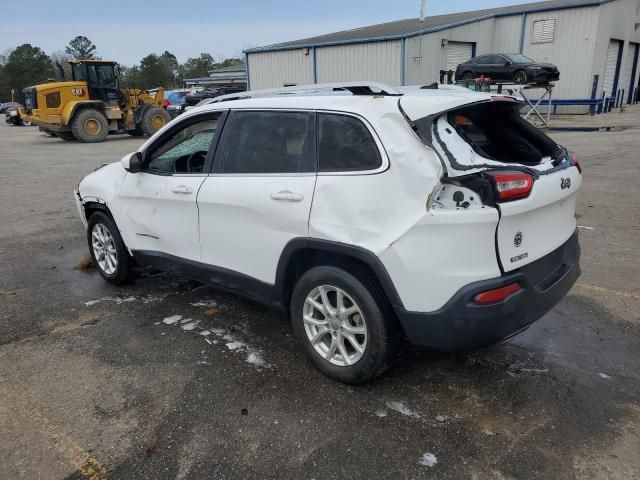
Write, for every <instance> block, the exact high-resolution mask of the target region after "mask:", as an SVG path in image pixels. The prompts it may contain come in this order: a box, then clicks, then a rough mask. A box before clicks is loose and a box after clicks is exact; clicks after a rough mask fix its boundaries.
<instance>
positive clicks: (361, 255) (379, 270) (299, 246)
mask: <svg viewBox="0 0 640 480" xmlns="http://www.w3.org/2000/svg"><path fill="white" fill-rule="evenodd" d="M300 250H314V251H320V252H323V253H330V254H339V255H344V256H347V257H352V258H354V259H356V260H359V261H361V262H363V263H365V264H366V265H367V266H368V267H369V268H371V270H372V271H373V273H374V275H375V276H376V280H377V281H378V283H379V284H380V286H381V287H382V289H383V291H384V293H385V295H386V296H387V299H388V300H389V302H390V303H391V304H392V305H393V306H402V305H403V303H402V300H400V295H398V291H397V290H396V288H395V286H394V284H393V281H392V280H391V277H390V276H389V273H388V272H387V269H386V268H385V266H384V265H383V264H382V262H381V261H380V259H379V258H378V257H377V256H376V255H375V254H374V253H373V252H371V251H370V250H367V249H365V248H362V247H358V246H354V245H348V244H346V243H341V242H335V241H332V240H321V239H317V238H304V237H300V238H294V239H292V240H290V241H289V243H287V245H286V246H285V247H284V250H283V251H282V254H281V255H280V260H279V262H278V267H277V270H276V288H278V290H279V295H280V296H281V298H283V299H284V298H285V289H286V285H285V281H286V274H287V270H288V267H289V264H290V262H291V259H292V257H293V256H294V255H295V254H296V253H297V252H299V251H300Z"/></svg>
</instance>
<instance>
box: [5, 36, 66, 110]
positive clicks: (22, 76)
mask: <svg viewBox="0 0 640 480" xmlns="http://www.w3.org/2000/svg"><path fill="white" fill-rule="evenodd" d="M53 76H54V73H53V67H52V65H51V59H50V58H49V57H48V55H47V54H46V53H44V52H43V51H42V50H41V49H40V48H38V47H34V46H32V45H30V44H28V43H25V44H24V45H20V46H19V47H17V48H16V49H15V50H13V51H12V52H11V53H10V54H9V56H8V57H7V60H6V63H5V65H4V67H3V68H2V78H3V82H2V83H3V84H4V88H5V92H3V93H0V95H2V97H7V96H8V97H10V96H11V92H10V90H11V89H12V88H13V89H15V90H16V93H17V92H21V91H22V89H23V88H25V87H28V86H31V85H36V84H38V83H42V82H44V81H46V80H47V79H48V78H52V77H53ZM7 90H8V91H7ZM18 98H19V97H18Z"/></svg>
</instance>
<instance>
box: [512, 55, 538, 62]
mask: <svg viewBox="0 0 640 480" xmlns="http://www.w3.org/2000/svg"><path fill="white" fill-rule="evenodd" d="M505 56H506V57H507V58H508V59H509V60H511V61H512V62H513V63H536V62H535V60H532V59H530V58H529V57H525V56H524V55H521V54H519V53H514V54H510V55H505Z"/></svg>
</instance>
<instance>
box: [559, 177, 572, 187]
mask: <svg viewBox="0 0 640 480" xmlns="http://www.w3.org/2000/svg"><path fill="white" fill-rule="evenodd" d="M560 188H562V190H564V189H565V188H571V179H570V178H561V179H560Z"/></svg>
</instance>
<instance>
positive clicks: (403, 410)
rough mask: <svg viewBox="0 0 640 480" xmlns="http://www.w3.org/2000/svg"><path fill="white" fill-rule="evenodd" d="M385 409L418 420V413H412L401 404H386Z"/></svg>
mask: <svg viewBox="0 0 640 480" xmlns="http://www.w3.org/2000/svg"><path fill="white" fill-rule="evenodd" d="M387 408H390V409H391V410H394V411H396V412H398V413H401V414H402V415H406V416H407V417H414V418H420V414H419V413H417V412H414V411H413V410H411V409H410V408H409V407H407V406H406V405H405V404H404V403H402V402H387Z"/></svg>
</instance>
